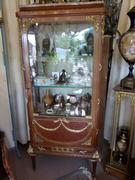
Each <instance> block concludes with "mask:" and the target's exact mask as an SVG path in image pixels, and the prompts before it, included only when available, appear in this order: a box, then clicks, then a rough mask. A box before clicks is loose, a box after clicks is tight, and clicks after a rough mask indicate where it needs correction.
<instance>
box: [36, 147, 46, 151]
mask: <svg viewBox="0 0 135 180" xmlns="http://www.w3.org/2000/svg"><path fill="white" fill-rule="evenodd" d="M38 150H39V151H46V148H44V147H38Z"/></svg>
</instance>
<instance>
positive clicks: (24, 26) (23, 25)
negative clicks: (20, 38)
mask: <svg viewBox="0 0 135 180" xmlns="http://www.w3.org/2000/svg"><path fill="white" fill-rule="evenodd" d="M36 23H37V19H36V18H26V19H25V18H23V19H18V24H19V29H20V31H21V32H27V31H28V29H29V27H30V26H31V25H32V24H36Z"/></svg>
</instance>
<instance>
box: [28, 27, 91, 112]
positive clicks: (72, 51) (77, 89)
mask: <svg viewBox="0 0 135 180" xmlns="http://www.w3.org/2000/svg"><path fill="white" fill-rule="evenodd" d="M93 32H94V29H93V27H92V26H89V25H88V24H55V25H54V24H48V25H44V24H40V25H39V24H35V25H33V26H31V27H30V29H29V32H28V43H29V63H30V70H31V78H32V87H33V102H34V110H35V112H38V113H42V114H48V115H67V116H86V115H90V114H91V96H92V74H93V73H92V71H93V44H94V36H93ZM48 92H49V95H48V97H46V95H47V94H48ZM49 97H51V105H47V104H46V103H44V102H45V99H47V100H48V102H50V101H49ZM52 97H53V98H52ZM52 99H53V100H52Z"/></svg>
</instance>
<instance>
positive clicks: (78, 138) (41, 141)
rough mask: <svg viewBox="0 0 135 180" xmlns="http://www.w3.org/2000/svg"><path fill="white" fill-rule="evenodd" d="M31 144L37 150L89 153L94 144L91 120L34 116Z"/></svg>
mask: <svg viewBox="0 0 135 180" xmlns="http://www.w3.org/2000/svg"><path fill="white" fill-rule="evenodd" d="M32 127H33V129H32V132H33V137H34V138H33V145H34V147H35V149H36V150H37V151H42V152H50V153H54V154H55V153H56V154H57V153H63V154H64V155H65V154H66V153H67V154H68V155H70V154H78V155H80V156H81V155H85V154H90V153H91V151H92V150H93V148H91V147H93V145H94V139H95V138H93V137H94V134H95V131H94V128H93V125H92V122H91V121H90V119H89V120H86V119H83V118H80V119H79V118H73V119H72V118H70V119H66V118H55V117H53V118H50V117H49V118H38V117H37V118H34V120H33V124H32Z"/></svg>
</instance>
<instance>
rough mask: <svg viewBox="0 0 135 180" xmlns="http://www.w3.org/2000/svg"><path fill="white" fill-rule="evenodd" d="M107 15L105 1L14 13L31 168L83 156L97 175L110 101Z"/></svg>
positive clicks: (44, 6) (29, 8)
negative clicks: (43, 158)
mask: <svg viewBox="0 0 135 180" xmlns="http://www.w3.org/2000/svg"><path fill="white" fill-rule="evenodd" d="M104 14H105V8H104V4H103V2H101V1H100V2H86V3H62V4H61V3H58V4H42V5H39V4H34V5H27V6H20V10H19V11H18V12H17V14H16V15H17V17H18V20H19V27H20V33H21V34H20V35H21V43H22V44H21V46H22V59H23V70H24V77H25V89H26V97H27V109H28V119H29V131H30V146H29V149H28V152H29V154H30V155H31V157H32V162H33V168H35V155H37V154H41V153H44V154H50V155H61V156H73V157H83V158H88V159H90V160H91V161H92V162H93V163H92V164H93V170H92V173H93V176H95V169H96V162H97V161H98V160H99V158H100V151H99V147H100V145H101V144H102V141H101V139H100V138H101V136H102V132H103V121H104V110H105V99H106V80H107V61H106V58H104V57H105V53H106V52H105V53H104V54H103V48H104V47H105V46H104V36H103V29H104ZM88 33H91V34H92V38H91V42H90V43H91V44H88ZM32 38H33V39H32ZM86 39H87V42H85V41H86ZM46 41H47V42H49V43H48V44H49V47H48V45H47V46H46V47H45V42H46ZM86 46H87V49H86ZM82 47H85V50H86V51H85V52H84V50H80V49H81V48H82ZM45 48H46V49H48V52H46V49H45ZM104 50H105V49H104ZM79 52H81V53H79ZM63 69H64V71H66V72H64V71H63ZM61 71H63V75H62V73H61Z"/></svg>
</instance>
